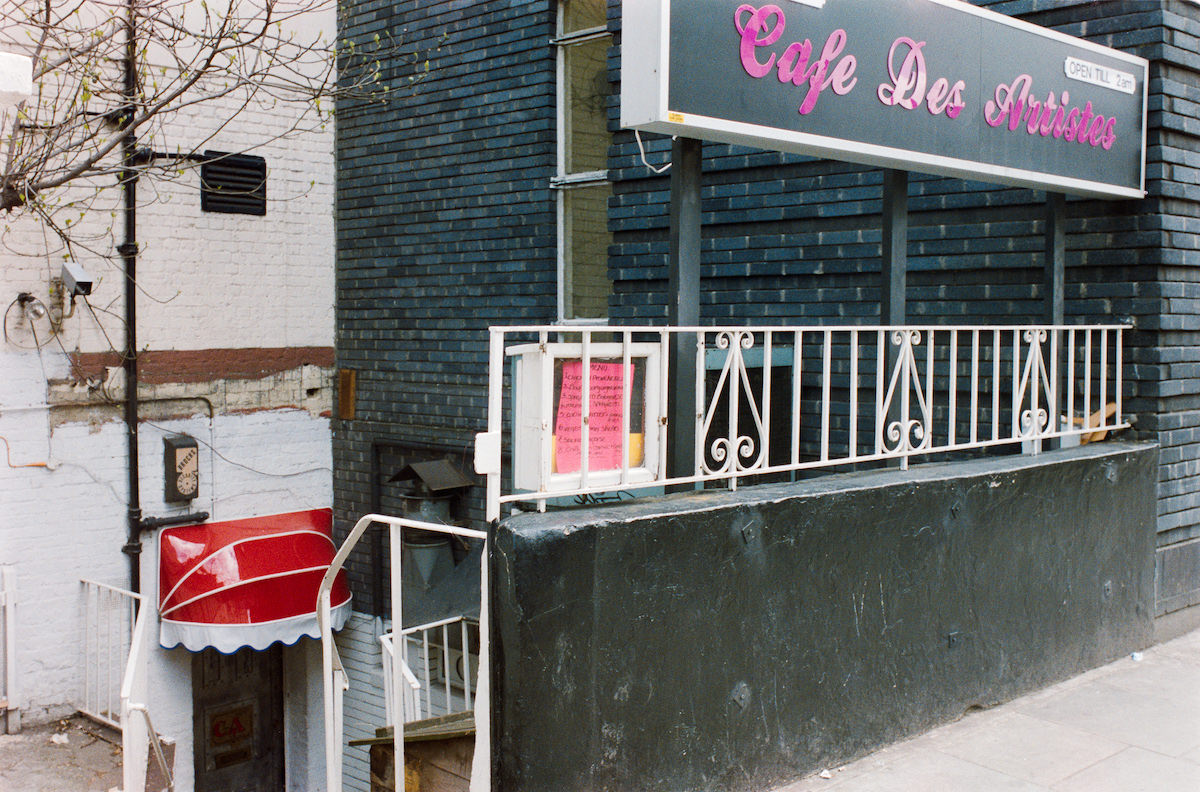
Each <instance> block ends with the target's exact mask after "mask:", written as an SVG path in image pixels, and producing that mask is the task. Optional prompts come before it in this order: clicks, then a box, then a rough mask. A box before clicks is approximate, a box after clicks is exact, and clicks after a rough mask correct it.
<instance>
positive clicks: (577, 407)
mask: <svg viewBox="0 0 1200 792" xmlns="http://www.w3.org/2000/svg"><path fill="white" fill-rule="evenodd" d="M628 376H630V377H632V376H633V364H632V363H631V364H630V365H629V370H628ZM589 380H590V382H589V395H588V398H589V417H588V430H589V431H588V469H590V470H615V469H617V468H620V467H621V399H622V396H623V395H624V393H623V390H624V386H623V380H622V377H621V364H620V363H601V362H597V361H592V364H591V376H590V377H589ZM582 416H583V363H582V361H578V360H569V361H565V362H564V363H563V366H562V385H561V387H560V388H559V394H558V413H557V415H556V416H555V420H554V434H555V460H554V461H555V465H554V469H555V472H557V473H577V472H578V471H579V465H580V456H581V448H582V445H583V432H582V421H581V418H582Z"/></svg>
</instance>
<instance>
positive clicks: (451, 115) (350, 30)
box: [334, 0, 557, 610]
mask: <svg viewBox="0 0 1200 792" xmlns="http://www.w3.org/2000/svg"><path fill="white" fill-rule="evenodd" d="M552 32H553V15H552V14H551V12H550V7H549V4H548V3H546V2H544V0H542V1H540V2H514V1H513V0H484V1H483V2H479V1H478V0H472V2H463V0H442V1H441V2H437V1H436V0H422V2H420V3H399V2H391V1H390V0H389V2H378V1H376V2H354V3H345V4H343V19H342V27H341V37H342V38H345V39H349V40H352V41H353V42H355V45H356V48H357V49H359V50H360V51H362V50H370V49H371V48H372V47H373V46H375V36H376V35H377V34H378V35H379V36H380V37H381V39H382V40H383V41H385V42H386V41H387V40H388V37H389V36H391V37H393V40H396V41H403V48H404V51H405V52H407V53H411V56H410V57H407V58H405V57H396V58H391V59H390V60H388V61H387V62H386V63H385V64H384V77H385V81H386V83H387V87H388V88H389V89H390V90H389V96H390V98H389V99H388V100H387V101H386V102H378V101H376V102H357V103H343V106H339V108H338V118H337V121H338V123H337V163H338V179H337V354H338V366H339V367H342V368H349V369H355V370H357V372H358V375H357V377H358V389H357V397H358V398H357V411H356V418H355V420H353V421H336V422H335V426H334V470H335V473H334V492H335V494H334V504H335V515H336V519H337V525H338V528H339V530H340V531H343V532H344V531H345V530H346V529H347V528H348V527H349V526H350V525H352V524H353V521H354V520H355V519H356V518H357V517H358V516H359V515H361V514H363V513H365V512H367V511H369V510H370V509H371V508H374V507H378V506H379V505H380V504H373V503H372V480H371V479H372V471H371V464H372V457H373V451H372V447H371V444H372V441H386V442H387V443H389V444H390V445H388V446H387V447H385V448H383V449H382V450H381V451H378V455H379V459H380V460H381V461H380V462H379V464H380V465H381V466H382V467H383V468H387V469H386V470H384V471H382V472H384V473H386V474H388V475H390V473H391V472H392V468H393V467H397V466H398V465H399V464H402V463H403V462H411V461H420V460H421V459H428V458H433V457H441V456H450V457H452V458H453V459H454V460H455V462H456V464H458V465H459V466H460V467H462V468H464V469H465V470H467V471H468V472H469V471H470V456H469V453H468V452H469V447H470V443H471V441H472V439H473V434H474V433H475V432H476V431H479V430H480V429H482V428H483V423H484V420H485V419H484V411H485V402H486V377H487V362H486V361H487V332H486V328H487V327H488V326H489V325H494V324H512V323H528V322H536V323H546V322H550V321H552V320H553V319H554V317H555V311H556V307H555V306H556V296H555V248H556V238H557V237H556V231H555V210H554V196H553V195H552V193H551V191H550V188H549V183H550V178H551V177H552V176H553V174H554V161H555V160H554V141H555V120H554V55H553V49H552V48H551V46H550V45H549V43H548V42H549V40H550V38H551V36H552ZM426 60H428V68H426V66H425V61H426ZM410 78H411V79H410ZM347 79H349V78H348V77H347ZM397 446H398V447H399V449H397ZM382 489H383V492H382V493H381V495H382V500H383V501H384V502H385V503H386V502H387V501H388V499H389V494H390V493H389V491H388V488H387V486H386V485H385V486H384V487H383V488H382ZM471 503H472V505H471V506H470V507H469V508H468V509H467V514H466V516H467V517H469V518H475V519H478V518H480V517H481V516H482V515H481V513H480V511H479V508H480V507H479V498H478V497H476V498H473V499H471ZM350 571H351V579H352V581H353V584H354V588H355V590H356V596H357V597H358V600H357V601H356V602H357V604H356V607H357V608H359V609H361V610H370V609H371V605H372V603H371V601H370V597H371V592H370V590H369V586H368V585H367V582H368V581H369V579H370V573H371V570H370V562H369V559H368V558H367V552H366V551H365V550H364V551H363V552H362V553H357V554H356V555H355V556H354V557H353V558H352V561H351V565H350Z"/></svg>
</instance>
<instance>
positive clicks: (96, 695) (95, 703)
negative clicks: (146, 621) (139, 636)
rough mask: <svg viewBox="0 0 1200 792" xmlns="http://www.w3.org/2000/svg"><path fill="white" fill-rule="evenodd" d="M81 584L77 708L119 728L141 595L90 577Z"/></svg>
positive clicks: (91, 716) (89, 715)
mask: <svg viewBox="0 0 1200 792" xmlns="http://www.w3.org/2000/svg"><path fill="white" fill-rule="evenodd" d="M79 582H80V584H81V585H82V586H83V700H82V703H81V704H80V705H79V711H80V712H82V713H83V714H84V715H87V716H88V717H89V718H92V719H93V720H97V721H99V722H101V723H104V724H106V725H108V726H111V727H112V728H114V729H119V728H121V723H120V717H121V709H120V708H121V681H122V677H123V676H124V674H125V670H126V667H127V662H128V660H129V652H130V646H131V645H132V643H133V632H134V619H135V612H136V609H137V605H138V603H139V602H140V601H141V596H140V595H138V594H135V593H134V592H132V591H126V590H125V589H122V588H117V587H116V586H110V585H107V584H105V583H97V582H95V581H93V580H81V581H79Z"/></svg>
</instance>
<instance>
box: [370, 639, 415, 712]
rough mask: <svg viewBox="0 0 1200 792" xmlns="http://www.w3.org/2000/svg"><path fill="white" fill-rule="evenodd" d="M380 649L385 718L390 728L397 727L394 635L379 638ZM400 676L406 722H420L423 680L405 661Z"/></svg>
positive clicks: (401, 661)
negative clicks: (393, 676)
mask: <svg viewBox="0 0 1200 792" xmlns="http://www.w3.org/2000/svg"><path fill="white" fill-rule="evenodd" d="M379 648H380V654H379V657H380V662H381V664H382V666H383V698H384V713H385V714H384V718H385V720H386V721H387V725H388V726H395V725H396V712H395V710H394V709H393V707H394V704H393V703H392V702H393V701H394V700H395V699H396V691H395V690H393V685H394V683H393V682H392V674H393V673H394V672H395V670H396V669H395V667H394V666H393V663H394V662H396V661H395V653H394V652H393V651H392V634H391V633H390V632H386V633H384V634H383V635H381V636H379ZM400 676H401V677H403V679H404V684H403V685H402V686H401V690H400V696H399V698H400V705H401V707H402V712H403V715H404V722H405V723H411V722H413V721H414V720H419V716H418V714H417V713H419V712H420V711H421V688H422V685H421V680H419V679H417V675H416V674H414V673H413V672H412V668H410V667H409V665H408V663H406V662H405V661H404V660H403V659H401V660H400Z"/></svg>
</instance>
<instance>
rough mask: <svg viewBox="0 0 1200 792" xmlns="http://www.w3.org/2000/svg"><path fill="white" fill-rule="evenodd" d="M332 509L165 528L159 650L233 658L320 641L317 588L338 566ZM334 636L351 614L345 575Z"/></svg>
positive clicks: (337, 596) (337, 587)
mask: <svg viewBox="0 0 1200 792" xmlns="http://www.w3.org/2000/svg"><path fill="white" fill-rule="evenodd" d="M331 526H332V514H331V512H330V510H329V509H317V510H314V511H303V512H292V513H290V514H275V515H272V516H270V517H254V518H251V519H246V520H230V521H228V522H218V523H208V524H206V525H186V526H182V527H178V528H164V529H163V531H162V533H161V534H159V539H158V610H159V614H160V615H161V616H162V626H161V629H160V635H159V642H160V643H161V644H162V645H163V646H164V647H166V648H168V649H169V648H171V647H174V646H178V645H179V644H183V646H184V647H186V648H187V649H190V650H191V651H193V652H198V651H200V650H201V649H204V648H205V647H209V646H211V647H214V648H216V649H217V650H218V651H221V652H225V653H230V652H235V651H237V650H238V649H240V648H241V647H243V646H251V647H253V648H255V649H266V648H267V647H268V646H270V645H271V644H273V643H275V642H277V641H278V642H282V643H284V644H293V643H295V642H296V641H298V640H300V638H301V637H302V636H305V635H308V636H312V637H313V638H317V637H320V631H319V630H318V628H317V620H316V604H317V588H318V586H319V585H320V583H321V577H322V576H323V575H324V574H325V570H326V569H328V567H329V562H330V561H331V560H333V555H334V552H335V550H336V548H335V547H334V545H333V539H332V533H331ZM332 595H333V600H332V602H333V619H332V623H333V628H334V629H335V630H337V629H341V627H342V625H343V624H345V622H346V618H347V617H348V616H349V614H350V590H349V589H348V588H347V587H346V581H345V574H344V573H343V574H340V575H338V578H337V580H336V581H335V582H334V586H333V591H332Z"/></svg>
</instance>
